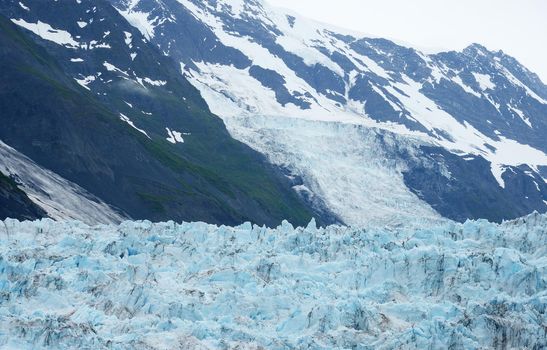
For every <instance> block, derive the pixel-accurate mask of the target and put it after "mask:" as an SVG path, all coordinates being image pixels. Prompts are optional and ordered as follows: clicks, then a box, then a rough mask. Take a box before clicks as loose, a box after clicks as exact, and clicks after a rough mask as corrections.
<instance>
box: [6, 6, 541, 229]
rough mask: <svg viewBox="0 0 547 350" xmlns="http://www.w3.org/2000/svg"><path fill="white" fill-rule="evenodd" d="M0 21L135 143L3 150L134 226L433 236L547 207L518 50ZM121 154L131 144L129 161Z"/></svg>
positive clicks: (532, 83)
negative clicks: (428, 49)
mask: <svg viewBox="0 0 547 350" xmlns="http://www.w3.org/2000/svg"><path fill="white" fill-rule="evenodd" d="M0 13H1V14H2V15H3V16H5V17H6V18H7V19H8V20H9V21H10V22H11V24H12V25H13V26H14V27H17V28H19V30H21V32H22V33H25V35H28V36H29V37H30V38H32V40H33V41H34V42H35V43H36V44H38V45H39V46H41V47H43V48H45V50H46V51H47V53H48V54H49V55H50V56H51V59H52V60H55V64H56V65H57V68H59V69H60V70H62V72H63V74H65V75H66V76H67V77H68V78H70V79H71V82H70V83H68V82H66V81H63V83H62V84H69V85H70V84H76V85H78V86H77V88H78V89H80V90H81V91H84V92H87V93H89V94H90V95H92V96H93V103H92V104H93V105H95V104H97V105H100V106H101V108H100V110H101V111H104V110H105V109H107V110H108V112H109V113H108V116H106V117H105V118H110V119H116V122H115V123H117V125H118V127H120V128H122V127H123V128H124V129H123V130H124V133H126V132H131V133H132V134H133V136H132V138H131V139H129V137H128V136H127V137H126V136H124V137H120V136H119V135H118V134H117V133H119V132H120V131H118V130H117V129H116V131H113V130H112V128H111V127H106V128H103V127H98V126H97V127H94V128H93V130H92V131H90V132H89V130H90V129H84V128H80V127H81V126H80V125H78V127H79V128H80V129H78V132H74V133H72V134H73V135H70V137H67V139H66V140H63V141H64V142H65V144H63V145H64V147H60V148H56V150H59V149H61V150H63V152H64V153H60V154H59V156H58V157H50V156H49V154H50V153H48V152H50V151H51V147H49V146H48V147H49V148H48V147H46V146H44V145H49V144H50V143H51V140H52V139H53V136H52V135H47V137H45V136H46V135H37V134H36V133H33V134H32V137H33V138H36V140H35V141H33V142H32V143H29V142H27V139H28V138H29V137H30V136H29V133H28V130H29V125H27V124H23V123H20V119H21V118H19V117H18V115H17V114H16V113H14V114H13V116H12V118H11V119H10V120H9V121H8V122H7V125H9V126H10V128H6V129H5V130H4V131H5V132H4V133H1V132H2V130H0V137H1V138H2V139H3V141H4V142H6V143H7V144H9V145H10V146H12V147H14V148H16V149H17V150H18V151H20V152H22V153H24V154H25V155H26V156H29V157H30V158H31V159H32V160H34V161H36V162H37V163H38V164H40V165H42V166H44V167H47V168H49V169H51V170H53V171H54V172H56V173H58V174H59V175H60V176H62V177H64V178H66V179H68V180H70V181H72V182H74V183H76V184H78V185H80V186H82V187H83V188H85V189H86V190H88V191H89V192H91V193H92V194H93V195H96V196H97V197H99V198H101V200H103V201H105V202H106V203H108V204H109V205H113V206H115V207H118V208H120V209H121V210H123V211H124V212H126V213H128V215H130V216H131V217H134V218H135V217H138V218H151V219H158V220H162V219H168V218H169V217H173V218H177V219H178V218H182V219H186V220H207V221H213V222H216V223H220V222H224V223H234V222H238V221H239V222H241V221H242V220H245V219H251V220H256V221H259V222H268V223H273V222H274V221H275V220H279V218H280V217H281V216H282V215H288V213H297V214H295V215H294V218H293V219H294V220H300V223H301V221H302V220H304V219H303V218H305V217H308V216H309V215H314V216H316V217H318V218H319V219H320V220H321V221H322V222H323V223H330V222H341V223H345V224H350V225H364V224H367V225H370V224H373V225H374V224H388V225H398V224H401V223H407V224H408V223H415V224H418V225H419V224H421V222H423V221H427V222H435V221H443V220H444V218H449V219H454V220H458V221H464V220H465V219H467V218H487V219H490V220H494V221H501V220H502V219H508V218H515V217H518V216H522V215H525V214H528V213H530V212H532V211H533V210H538V211H540V212H545V211H546V210H547V183H546V180H545V179H546V178H547V154H546V152H547V141H546V137H545V135H546V134H547V121H546V116H547V87H546V86H545V85H544V84H543V83H542V82H541V80H540V79H539V78H538V77H537V76H536V75H535V74H533V73H531V72H530V71H528V70H527V69H526V68H525V67H523V66H522V65H521V64H520V63H519V62H517V61H516V60H515V59H514V58H512V57H510V56H508V55H506V54H504V53H503V52H501V51H500V52H491V51H489V50H487V49H486V48H484V47H482V46H480V45H476V44H475V45H471V46H469V47H468V48H466V49H465V50H463V51H462V52H443V53H438V54H425V53H422V52H420V51H418V50H415V49H413V48H409V47H406V46H404V45H399V44H397V43H394V42H392V41H389V40H384V39H378V38H367V37H365V36H363V35H360V34H359V33H353V32H350V31H346V30H343V29H339V28H333V27H330V26H328V25H325V24H322V23H317V22H314V21H311V20H308V19H306V18H303V17H301V16H300V15H298V14H295V13H290V12H288V11H286V10H283V9H279V8H275V7H272V6H270V5H268V3H267V2H265V1H257V0H78V1H76V0H74V1H68V0H67V1H53V0H50V1H43V0H23V1H15V0H9V1H4V2H2V3H1V4H0ZM57 68H56V69H57ZM4 74H7V73H4ZM16 79H17V78H13V79H12V80H16ZM9 88H13V87H6V89H8V90H9ZM25 88H26V87H25ZM26 89H28V88H26ZM70 89H75V88H74V87H72V86H71V87H70ZM81 91H80V92H79V93H81ZM200 95H201V96H200ZM31 97H33V98H34V97H35V96H31ZM38 97H44V99H46V97H45V96H38ZM25 98H26V97H25ZM202 98H203V99H202ZM11 101H13V98H12V99H9V98H6V103H8V104H9V103H11ZM40 103H44V102H43V101H40ZM82 103H86V104H90V102H89V101H87V102H82ZM60 105H61V106H62V107H63V108H64V107H66V106H65V104H60ZM209 109H210V110H211V111H212V112H213V113H214V114H216V115H217V116H220V117H221V118H222V120H223V122H224V124H225V126H226V128H227V130H228V131H229V133H230V135H227V133H225V130H224V125H222V123H218V122H217V121H216V117H215V116H213V115H211V114H210V113H209ZM24 110H25V109H24ZM96 110H97V109H93V111H96ZM25 112H28V109H26V110H25ZM67 113H73V110H69V111H68V112H67V111H66V108H65V109H63V112H62V113H60V114H62V115H66V114H67ZM90 113H91V112H90ZM90 113H88V114H90ZM93 113H96V112H93ZM97 113H98V112H97ZM101 113H102V112H101ZM36 118H41V117H40V116H36ZM36 120H38V119H36ZM17 123H20V124H17ZM29 123H33V124H32V125H35V124H36V122H35V121H34V119H30V120H29ZM113 123H114V122H113ZM12 124H17V128H14V127H11V126H12ZM50 127H51V125H44V128H43V129H42V130H45V129H47V128H50ZM73 128H74V126H69V127H67V129H68V130H71V131H72V130H73ZM60 129H61V128H59V127H58V128H57V129H55V130H54V129H51V133H54V132H56V133H60V134H63V132H61V131H60ZM30 130H32V131H35V130H34V129H33V128H30ZM86 130H88V131H87V133H88V134H87V135H86ZM120 130H121V129H120ZM16 131H17V132H16ZM105 134H107V135H105ZM97 135H102V136H101V140H100V141H99V138H98V137H97ZM230 136H231V137H233V138H235V139H237V140H239V141H242V142H243V143H245V144H247V145H248V146H250V147H251V148H253V149H254V150H256V151H258V152H260V153H261V154H263V155H265V156H266V157H267V159H268V160H269V162H270V163H271V164H272V165H273V166H267V165H265V164H264V163H261V162H260V161H259V160H257V159H256V155H255V154H254V153H249V151H248V150H245V149H244V148H240V146H238V145H235V144H234V143H233V140H231V139H230V140H229V137H230ZM88 138H89V139H88ZM75 139H77V140H80V139H83V140H84V141H85V142H83V141H82V142H80V143H83V144H81V145H78V147H75V148H74V149H72V150H70V148H71V147H73V145H72V144H73V143H75V142H76V141H75ZM114 139H116V140H117V139H119V140H120V142H121V141H122V140H124V141H123V142H122V144H124V145H126V146H124V147H120V148H119V151H112V152H111V151H110V150H111V149H114V148H118V147H117V146H115V145H114V144H113V143H112V140H114ZM136 139H138V143H139V144H140V145H143V146H142V147H141V146H139V147H134V146H133V142H134V140H136ZM228 144H229V146H227V145H228ZM89 149H98V150H99V151H98V153H95V154H91V155H90V152H89ZM73 152H76V153H77V155H76V156H73V155H72V153H73ZM158 152H159V153H158ZM142 157H144V158H142ZM82 158H83V160H82ZM109 158H113V159H109ZM141 158H142V159H141ZM105 159H108V161H106V160H105ZM105 162H106V163H107V164H104V163H105ZM188 162H189V163H190V164H189V163H188ZM247 164H253V165H252V166H250V168H247ZM167 168H170V169H167ZM181 168H182V169H184V171H183V172H184V175H182V176H181V174H180V173H176V174H175V173H173V172H178V171H180V170H181ZM228 168H230V169H231V170H230V171H226V170H227V169H228ZM258 169H262V170H258ZM259 172H260V174H258V173H259ZM135 174H138V176H139V177H140V178H138V179H136V178H135V176H134V175H135ZM280 174H281V177H283V179H281V178H280V176H278V175H280ZM249 176H250V177H251V178H252V180H251V181H249V180H250V179H249V178H248V177H249ZM265 177H267V178H268V179H270V180H268V181H269V182H267V183H268V184H267V185H261V184H263V183H266V182H263V180H264V178H265ZM272 178H274V179H272ZM181 182H182V183H184V184H185V186H187V187H188V188H186V187H185V188H184V189H181V188H180V187H179V184H180V183H181ZM120 183H123V184H124V186H119V184H120ZM226 183H228V184H229V187H230V189H229V190H226V188H225V184H226ZM143 187H144V188H143ZM183 187H184V186H183ZM284 187H292V190H291V191H292V193H287V191H286V190H285V188H284ZM257 188H263V191H262V192H261V193H260V194H257V193H256V192H255V189H257ZM273 188H275V189H276V190H274V191H272V190H271V189H273ZM196 192H199V194H198V195H197V196H198V197H199V198H198V197H195V193H196ZM233 193H238V194H237V195H236V198H235V199H234V198H233V197H232V194H233ZM295 194H296V195H298V198H296V196H294V195H295ZM257 195H259V197H260V198H258V200H257V197H256V196H257ZM293 197H294V198H293ZM297 202H298V203H297ZM219 203H220V204H219ZM305 206H311V210H310V209H309V208H305ZM257 208H259V209H257ZM274 212H275V214H274ZM181 213H182V214H181ZM236 213H237V214H236ZM271 217H275V218H276V219H275V220H271Z"/></svg>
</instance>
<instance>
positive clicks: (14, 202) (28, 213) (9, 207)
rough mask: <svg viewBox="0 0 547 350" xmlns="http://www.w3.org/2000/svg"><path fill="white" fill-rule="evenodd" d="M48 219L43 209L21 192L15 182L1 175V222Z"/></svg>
mask: <svg viewBox="0 0 547 350" xmlns="http://www.w3.org/2000/svg"><path fill="white" fill-rule="evenodd" d="M44 217H47V214H46V212H45V211H43V210H42V208H40V207H38V206H37V205H36V204H34V203H33V202H32V201H31V200H30V199H29V198H28V197H27V195H26V194H25V192H23V191H21V190H20V189H19V188H18V187H17V184H16V183H15V181H13V180H12V179H10V178H9V177H7V176H5V175H4V174H2V173H0V220H4V219H6V218H12V219H18V220H21V221H22V220H36V219H41V218H44Z"/></svg>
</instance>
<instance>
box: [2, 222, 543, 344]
mask: <svg viewBox="0 0 547 350" xmlns="http://www.w3.org/2000/svg"><path fill="white" fill-rule="evenodd" d="M0 256H1V257H2V258H1V259H0V280H1V281H2V283H0V292H1V293H2V295H3V296H4V299H3V302H2V304H0V325H1V327H0V329H1V330H0V347H7V348H17V349H32V348H40V347H48V348H56V349H73V348H76V347H78V348H89V347H93V348H96V347H111V348H114V349H118V348H119V349H121V348H127V347H130V348H132V349H139V350H140V349H153V350H160V349H173V348H179V349H224V348H227V347H228V348H234V349H236V348H239V349H262V348H264V349H287V348H288V349H294V348H299V349H337V348H350V349H351V348H374V349H416V348H419V349H421V348H434V349H437V348H438V349H457V348H460V349H478V348H484V349H490V348H500V349H503V348H507V349H541V348H544V347H546V346H547V337H545V329H544V316H543V314H544V310H545V308H546V307H547V300H546V296H545V289H546V287H547V284H546V283H547V268H546V266H547V264H546V259H545V256H547V216H546V215H540V214H537V213H535V214H532V215H529V216H527V217H524V218H522V219H518V220H515V221H509V222H505V223H503V224H501V225H496V224H491V223H488V222H486V221H476V222H475V221H469V222H466V223H465V224H454V223H448V224H444V225H433V226H429V225H424V226H423V227H422V228H418V229H408V228H399V229H396V230H386V229H385V228H368V229H359V228H347V227H338V226H331V227H328V228H317V227H316V224H315V222H313V221H312V222H311V223H310V224H309V225H308V226H307V227H306V228H294V227H293V226H292V225H291V224H290V223H288V222H286V221H285V222H283V223H282V224H281V225H280V226H279V227H277V228H276V229H268V228H265V227H258V226H253V225H251V224H250V223H246V224H243V225H241V226H239V227H225V226H221V227H218V226H212V225H207V224H204V223H183V224H176V223H174V222H167V223H157V224H153V223H150V222H146V221H145V222H124V223H122V224H121V225H119V226H112V225H101V226H92V227H90V226H87V225H84V224H82V223H79V222H74V221H71V222H65V223H63V222H53V221H51V220H42V221H37V222H24V223H20V222H18V221H14V220H6V221H4V222H0Z"/></svg>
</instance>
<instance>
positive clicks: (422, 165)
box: [404, 147, 547, 222]
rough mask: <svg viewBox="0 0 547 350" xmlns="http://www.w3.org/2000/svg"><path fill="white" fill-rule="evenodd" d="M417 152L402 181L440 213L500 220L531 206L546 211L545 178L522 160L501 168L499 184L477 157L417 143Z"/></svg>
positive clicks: (515, 214)
mask: <svg viewBox="0 0 547 350" xmlns="http://www.w3.org/2000/svg"><path fill="white" fill-rule="evenodd" d="M422 152H423V153H422V155H421V157H419V158H414V160H415V161H416V160H418V159H419V160H418V161H416V163H411V164H410V167H409V170H408V171H406V172H404V180H405V183H406V185H407V186H408V188H410V189H411V190H412V192H414V193H415V194H416V195H417V196H418V197H420V198H421V199H423V200H424V201H426V202H427V203H430V205H431V206H432V207H433V208H434V209H435V210H437V211H438V212H439V213H440V214H441V215H443V216H444V217H447V218H451V219H453V220H456V221H461V222H463V221H465V220H467V219H479V218H483V219H488V220H490V221H493V222H501V221H502V220H504V219H507V218H516V217H520V216H524V215H526V214H528V213H530V212H533V211H534V210H539V211H541V212H545V211H547V205H546V204H545V202H544V201H543V200H544V199H545V197H544V193H546V191H547V188H546V185H545V182H544V181H543V179H542V178H541V177H540V176H538V175H537V174H536V175H530V174H532V171H531V169H529V168H528V167H527V166H520V167H510V168H509V169H507V170H506V171H505V172H504V173H503V175H502V176H503V180H504V182H505V187H503V188H502V189H501V190H500V186H499V184H498V182H497V181H496V179H495V178H494V176H493V175H492V173H491V171H490V164H489V162H488V161H486V160H485V159H484V158H482V157H469V158H467V159H464V157H460V156H457V155H455V154H453V153H450V152H448V151H446V150H444V149H442V148H438V147H423V148H422ZM443 174H444V175H443ZM523 197H524V198H525V200H522V201H521V200H519V198H523Z"/></svg>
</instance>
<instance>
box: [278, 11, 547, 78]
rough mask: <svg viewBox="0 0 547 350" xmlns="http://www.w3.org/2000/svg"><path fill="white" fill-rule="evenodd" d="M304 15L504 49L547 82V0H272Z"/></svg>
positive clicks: (442, 43)
mask: <svg viewBox="0 0 547 350" xmlns="http://www.w3.org/2000/svg"><path fill="white" fill-rule="evenodd" d="M267 1H268V2H269V3H271V4H272V5H276V6H281V7H285V8H289V9H292V10H294V11H296V12H298V13H300V14H301V15H303V16H305V17H309V18H313V19H316V20H319V21H322V22H326V23H331V24H334V25H336V26H339V27H344V28H348V29H352V30H356V31H359V32H363V33H367V34H372V35H375V36H380V37H387V38H392V39H398V40H400V41H404V42H407V43H409V44H413V45H416V46H419V47H429V48H433V49H436V48H444V49H452V50H453V49H457V50H460V49H462V48H464V47H465V46H467V45H468V44H470V43H473V42H477V43H480V44H483V45H484V46H486V47H487V48H488V49H491V50H499V49H501V50H503V51H504V52H505V53H507V54H510V55H512V56H514V57H516V58H517V59H518V60H519V61H520V62H521V63H523V64H524V65H525V66H527V67H528V68H529V69H530V70H532V71H533V72H535V73H537V74H538V75H539V76H540V77H541V79H542V80H543V82H544V83H546V84H547V0H450V1H448V0H375V1H371V0H267Z"/></svg>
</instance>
